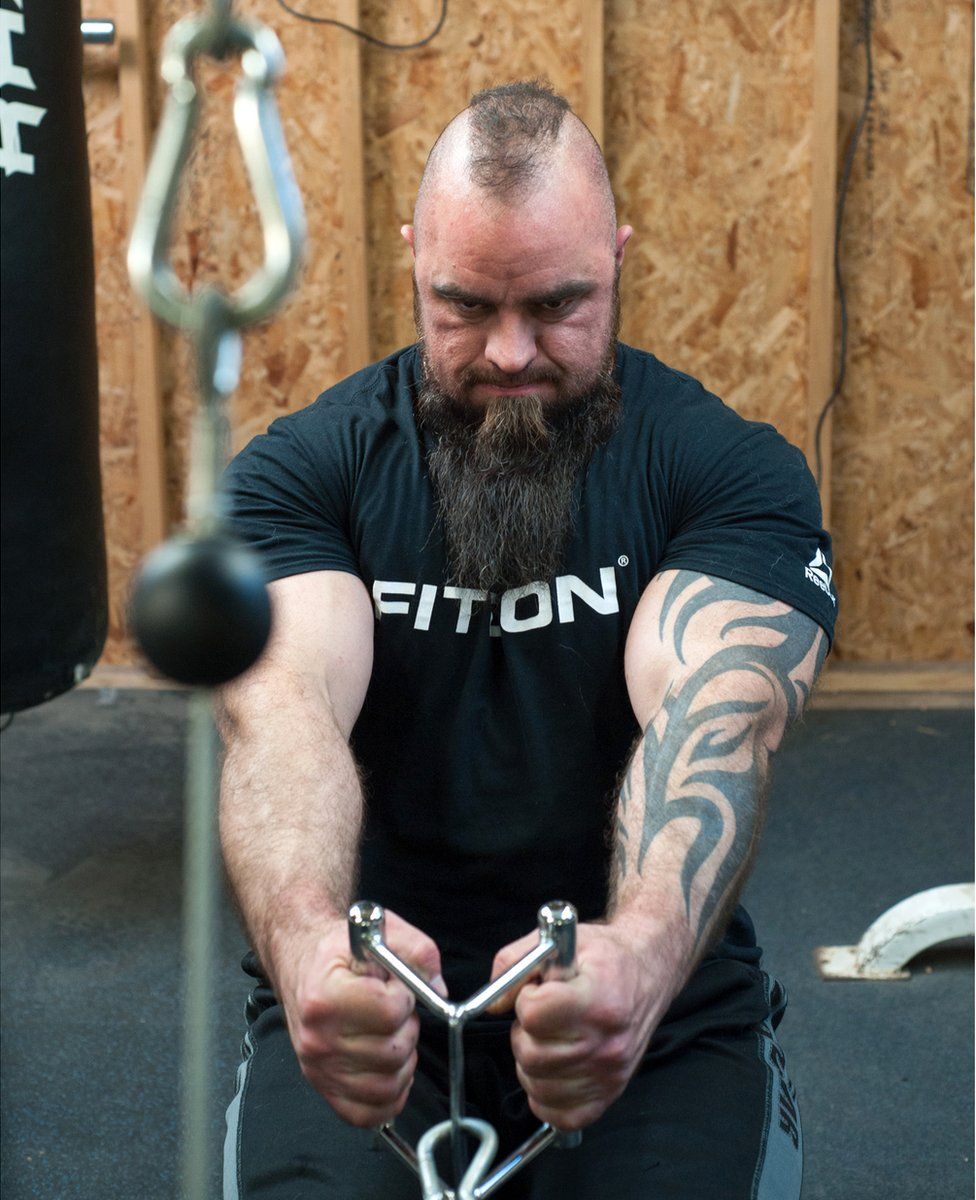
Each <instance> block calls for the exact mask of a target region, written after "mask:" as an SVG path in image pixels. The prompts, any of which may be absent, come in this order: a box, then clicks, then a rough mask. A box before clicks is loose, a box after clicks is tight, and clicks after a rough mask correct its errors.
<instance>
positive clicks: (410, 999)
mask: <svg viewBox="0 0 976 1200" xmlns="http://www.w3.org/2000/svg"><path fill="white" fill-rule="evenodd" d="M384 940H385V941H386V944H387V945H388V946H389V947H390V949H391V950H392V951H393V952H394V954H396V955H397V956H398V957H399V958H401V959H403V960H404V961H405V962H407V963H408V964H410V966H412V967H413V968H414V970H416V971H417V972H418V974H420V975H422V976H423V977H424V978H425V979H428V980H429V981H430V983H431V986H432V987H433V988H434V989H435V990H436V991H437V992H439V993H440V994H441V995H443V996H445V997H446V988H445V986H444V981H443V979H442V978H441V977H440V969H441V968H440V954H439V952H438V949H437V946H436V945H435V944H434V943H433V942H432V941H431V940H430V938H428V937H427V936H426V935H425V934H423V933H421V932H420V930H419V929H415V928H414V927H413V926H412V925H408V924H407V922H406V921H403V920H401V919H400V918H399V917H398V916H396V914H395V913H391V912H390V911H389V910H387V913H386V929H385V934H384ZM276 957H277V959H278V963H279V969H278V972H277V976H278V978H277V984H278V995H279V998H280V999H281V1002H282V1004H283V1005H284V1009H285V1015H286V1018H287V1021H288V1032H289V1034H290V1036H291V1041H292V1045H293V1046H294V1048H295V1053H296V1055H297V1056H298V1061H299V1064H300V1066H301V1068H302V1074H303V1075H304V1076H305V1078H306V1079H307V1080H308V1081H309V1083H311V1085H312V1086H313V1087H314V1088H315V1089H316V1091H318V1092H319V1093H320V1094H321V1095H322V1096H324V1097H325V1099H326V1100H328V1102H329V1103H330V1104H331V1105H332V1107H333V1108H334V1109H335V1111H336V1112H337V1113H338V1114H339V1116H340V1117H342V1118H343V1119H344V1120H346V1121H348V1122H349V1123H350V1124H351V1125H358V1126H361V1127H363V1128H371V1127H374V1126H378V1125H383V1124H385V1123H386V1122H388V1121H392V1120H393V1118H394V1117H395V1116H396V1115H397V1114H398V1113H399V1112H401V1111H402V1109H403V1106H404V1104H405V1103H406V1100H407V1095H408V1093H409V1091H410V1086H411V1084H412V1083H413V1075H414V1070H415V1069H416V1065H417V1051H416V1046H417V1036H418V1032H419V1024H420V1023H419V1020H418V1018H417V1015H416V1013H415V1012H414V995H413V993H412V992H411V991H410V990H409V989H408V988H407V987H405V986H404V985H403V984H402V983H400V981H399V980H397V979H393V978H389V977H387V976H386V972H385V971H383V970H382V968H381V967H379V965H378V964H376V963H369V964H368V965H366V966H361V965H360V964H355V967H354V964H353V960H352V955H351V952H350V949H349V929H348V925H347V923H346V922H345V921H344V920H338V921H332V922H330V923H328V924H327V925H326V926H325V927H324V928H322V929H321V930H320V931H317V932H316V933H315V935H314V936H312V937H307V936H306V937H305V939H304V940H303V941H300V942H296V943H291V944H290V945H289V946H288V948H287V950H286V951H285V952H284V953H279V954H277V955H276Z"/></svg>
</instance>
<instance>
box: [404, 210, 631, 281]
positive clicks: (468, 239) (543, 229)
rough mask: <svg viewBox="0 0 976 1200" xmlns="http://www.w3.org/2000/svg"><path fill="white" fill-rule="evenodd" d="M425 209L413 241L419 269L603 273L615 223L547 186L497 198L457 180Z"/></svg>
mask: <svg viewBox="0 0 976 1200" xmlns="http://www.w3.org/2000/svg"><path fill="white" fill-rule="evenodd" d="M427 216H428V219H427V220H426V221H425V224H424V231H423V236H422V237H421V238H420V239H419V245H418V247H417V250H418V262H417V265H418V268H420V269H421V270H422V273H424V274H429V273H432V272H433V273H436V274H438V275H440V274H444V273H450V274H457V273H462V274H463V273H464V272H471V271H473V272H476V273H487V274H495V273H498V274H500V275H505V276H510V275H513V274H514V275H520V274H525V275H528V274H533V273H542V274H545V273H547V272H549V273H554V274H556V275H558V274H562V275H565V276H567V277H571V276H576V275H580V274H584V275H585V274H590V273H596V274H602V273H603V270H604V269H605V267H606V266H607V265H609V262H610V260H611V259H612V255H613V231H612V230H607V229H604V228H603V225H604V222H603V221H601V220H599V218H598V215H597V214H596V213H594V211H593V208H592V206H589V205H587V203H586V202H585V200H584V199H582V198H579V197H573V196H568V195H564V196H561V195H559V194H558V193H556V192H554V191H550V190H537V191H535V192H532V193H529V194H527V195H525V196H524V197H519V198H517V199H515V200H506V201H498V200H496V199H494V198H490V197H486V196H484V195H483V194H479V192H478V190H477V189H473V190H469V189H465V188H459V189H457V190H455V191H454V192H453V193H452V194H450V195H449V194H447V193H446V191H445V193H443V194H442V196H440V197H438V202H437V203H436V204H433V205H431V207H430V209H429V210H428V214H427Z"/></svg>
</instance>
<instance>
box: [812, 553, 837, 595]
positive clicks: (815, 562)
mask: <svg viewBox="0 0 976 1200" xmlns="http://www.w3.org/2000/svg"><path fill="white" fill-rule="evenodd" d="M804 574H805V575H806V577H807V579H809V580H810V582H811V583H813V584H816V586H817V587H818V588H820V590H821V591H822V592H826V594H827V595H828V596H829V597H830V603H831V604H833V605H836V604H837V598H836V597H835V596H834V593H833V592H832V591H831V587H830V585H831V582H832V580H833V578H834V572H833V571H832V570H831V568H830V564H829V563H828V562H827V560H826V559H825V558H824V553H823V551H822V550H820V549H818V550H817V553H816V554H815V555H814V556H813V558H811V559H810V561H809V563H808V564H807V567H806V570H805V572H804Z"/></svg>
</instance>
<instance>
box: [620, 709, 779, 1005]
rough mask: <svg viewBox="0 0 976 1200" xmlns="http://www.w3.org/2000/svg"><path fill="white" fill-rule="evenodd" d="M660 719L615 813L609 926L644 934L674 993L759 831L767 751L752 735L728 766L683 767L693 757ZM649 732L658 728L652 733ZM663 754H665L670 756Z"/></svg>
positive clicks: (731, 901)
mask: <svg viewBox="0 0 976 1200" xmlns="http://www.w3.org/2000/svg"><path fill="white" fill-rule="evenodd" d="M666 723H667V718H666V716H661V715H659V717H658V718H657V719H656V720H655V721H654V722H652V723H651V724H650V725H649V726H648V728H647V730H646V731H645V734H644V736H643V737H642V738H641V739H640V741H639V742H638V745H637V748H636V750H635V752H634V755H633V758H632V759H631V762H630V764H629V766H628V769H627V774H626V777H625V779H624V782H623V785H622V787H621V791H620V799H619V802H618V809H617V826H616V847H615V862H614V868H613V886H612V899H611V905H610V911H609V914H608V915H609V917H610V919H611V921H613V922H614V923H615V924H617V925H618V926H621V927H629V928H630V929H632V930H633V931H634V933H635V934H636V935H637V936H640V933H641V932H643V933H644V934H646V935H647V937H648V940H649V942H651V943H652V944H653V945H654V947H655V951H656V953H657V955H658V956H659V957H660V956H661V955H662V954H663V956H664V958H665V961H666V964H667V968H668V971H669V972H670V974H671V976H672V978H673V989H672V991H673V994H677V992H678V991H680V989H681V987H682V986H683V985H684V982H685V981H686V980H687V978H688V977H689V975H690V974H691V972H692V971H693V970H694V967H695V966H696V964H697V963H698V961H699V960H700V958H701V957H702V955H703V954H704V952H705V950H706V949H707V947H708V945H709V943H710V940H711V935H712V934H713V933H715V932H718V931H720V930H721V929H722V928H724V925H725V922H726V920H727V918H728V916H729V915H730V913H731V911H732V908H733V907H734V905H735V902H736V900H737V898H738V895H739V893H740V891H741V888H742V885H743V883H744V882H745V878H746V876H747V874H748V868H749V866H750V864H751V861H752V857H753V851H754V848H755V845H756V844H757V841H758V835H759V831H760V828H761V825H762V813H763V805H764V800H765V790H766V777H767V773H768V772H767V762H768V753H766V752H765V750H764V748H763V747H762V744H761V737H760V736H759V735H758V734H757V732H756V731H755V730H752V731H743V732H744V733H745V736H744V738H743V740H742V742H741V743H740V744H739V745H738V747H737V749H736V751H735V752H734V753H733V754H730V755H729V760H731V761H727V762H726V763H725V764H723V765H721V766H720V765H718V764H717V763H716V762H715V761H714V759H709V760H708V761H707V762H703V763H702V764H701V769H700V770H695V769H694V768H691V769H689V767H690V763H689V759H691V760H692V761H693V760H694V757H695V755H694V751H693V750H691V748H689V747H688V746H687V742H685V745H684V746H682V747H677V746H675V745H674V742H676V741H679V740H684V739H681V732H680V730H679V729H678V728H676V725H677V723H676V722H674V721H672V722H671V728H670V729H667V728H664V729H662V728H661V726H662V725H666ZM655 726H657V728H655ZM669 752H670V753H669Z"/></svg>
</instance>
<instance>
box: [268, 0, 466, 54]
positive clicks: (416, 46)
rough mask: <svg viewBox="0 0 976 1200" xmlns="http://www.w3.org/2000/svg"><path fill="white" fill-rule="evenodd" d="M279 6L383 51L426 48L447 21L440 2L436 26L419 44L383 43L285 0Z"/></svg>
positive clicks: (444, 1)
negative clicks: (292, 5)
mask: <svg viewBox="0 0 976 1200" xmlns="http://www.w3.org/2000/svg"><path fill="white" fill-rule="evenodd" d="M278 3H279V5H280V6H281V7H282V8H283V9H284V10H285V12H287V13H291V15H292V16H293V17H298V19H299V20H300V21H309V22H310V23H311V24H313V25H335V27H336V28H337V29H344V30H345V31H346V33H354V34H355V35H356V37H358V38H362V39H363V41H364V42H369V44H370V45H371V46H381V47H382V48H383V49H384V50H419V49H420V47H421V46H426V45H427V43H428V42H432V41H433V40H434V38H435V37H437V35H438V34H439V33H440V31H441V29H442V28H443V26H444V22H445V21H446V20H447V0H441V15H440V16H439V17H438V18H437V24H436V25H435V26H434V28H433V30H431V32H430V33H428V34H427V36H426V37H425V38H421V40H420V41H419V42H407V43H400V42H384V41H381V40H380V39H379V38H377V37H373V35H372V34H371V33H365V32H364V31H363V30H362V29H357V28H356V26H355V25H347V24H346V23H345V21H337V20H335V18H334V17H315V16H311V15H309V14H308V13H303V12H299V11H298V9H297V8H292V7H291V5H289V4H287V3H286V2H285V0H278Z"/></svg>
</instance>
